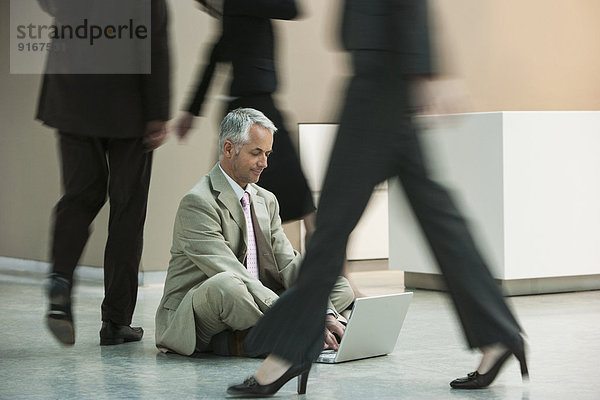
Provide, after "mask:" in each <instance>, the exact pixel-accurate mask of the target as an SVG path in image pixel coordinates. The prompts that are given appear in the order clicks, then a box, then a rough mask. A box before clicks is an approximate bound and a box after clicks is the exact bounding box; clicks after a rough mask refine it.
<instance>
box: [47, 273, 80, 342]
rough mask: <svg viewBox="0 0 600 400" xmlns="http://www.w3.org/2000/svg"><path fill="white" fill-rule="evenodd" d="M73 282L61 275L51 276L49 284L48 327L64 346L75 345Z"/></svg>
mask: <svg viewBox="0 0 600 400" xmlns="http://www.w3.org/2000/svg"><path fill="white" fill-rule="evenodd" d="M71 287H72V284H71V281H70V280H69V279H67V278H65V277H64V276H62V275H59V274H51V275H50V281H49V283H48V300H49V303H50V305H49V309H48V313H47V314H46V326H47V327H48V329H49V330H50V332H51V333H52V334H53V335H54V337H55V338H56V339H57V340H58V341H59V342H61V343H62V344H65V345H68V346H72V345H73V344H74V343H75V327H74V326H73V313H72V312H71Z"/></svg>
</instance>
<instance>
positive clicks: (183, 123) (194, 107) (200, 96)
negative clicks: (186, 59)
mask: <svg viewBox="0 0 600 400" xmlns="http://www.w3.org/2000/svg"><path fill="white" fill-rule="evenodd" d="M222 48H223V36H221V37H220V38H219V39H218V40H217V41H216V42H215V44H214V45H213V46H212V48H211V50H210V54H209V57H208V63H207V64H206V65H204V66H203V67H202V69H200V74H199V78H198V83H197V85H196V90H195V91H194V93H193V95H192V97H191V99H190V100H189V102H188V105H187V107H186V108H185V111H184V112H183V113H182V114H181V115H180V116H179V117H178V118H177V122H176V123H175V134H176V135H177V137H178V138H179V139H180V140H182V139H185V137H186V136H187V135H188V133H189V132H190V130H191V129H192V127H193V126H194V117H197V116H199V115H200V113H201V112H202V106H203V105H204V101H205V99H206V93H207V92H208V89H209V88H210V84H211V82H212V79H213V76H214V73H215V68H216V66H217V63H218V62H220V61H223V54H222Z"/></svg>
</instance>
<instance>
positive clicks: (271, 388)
mask: <svg viewBox="0 0 600 400" xmlns="http://www.w3.org/2000/svg"><path fill="white" fill-rule="evenodd" d="M311 365H312V363H310V362H307V363H304V364H300V365H292V366H291V367H290V368H289V369H288V370H287V371H285V372H284V374H283V375H281V376H280V377H279V379H277V380H276V381H275V382H273V383H269V384H268V385H261V384H259V383H258V382H256V379H254V377H253V376H251V377H250V378H248V379H246V380H245V381H244V383H242V384H241V385H234V386H230V387H229V388H228V389H227V393H228V394H231V395H234V396H236V397H245V398H250V397H265V396H273V395H274V394H275V393H277V391H278V390H279V389H281V387H282V386H283V385H285V384H286V383H287V382H288V381H290V380H292V379H294V378H295V377H298V394H305V393H306V384H307V382H308V373H309V372H310V367H311Z"/></svg>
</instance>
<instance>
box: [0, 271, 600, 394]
mask: <svg viewBox="0 0 600 400" xmlns="http://www.w3.org/2000/svg"><path fill="white" fill-rule="evenodd" d="M353 276H354V278H355V279H356V282H357V284H358V286H359V287H360V288H361V290H362V291H363V292H364V293H366V294H381V293H389V292H393V291H398V290H403V286H402V274H401V273H399V272H389V271H369V272H356V273H353ZM41 282H42V279H41V277H40V276H39V275H25V276H24V275H19V274H17V275H15V274H7V273H5V272H1V271H0V300H1V301H0V323H1V325H0V337H1V338H2V340H1V341H0V398H2V399H71V398H77V399H136V398H139V399H191V398H199V399H200V398H201V399H220V398H225V397H226V395H225V388H226V387H227V386H228V384H231V383H237V382H240V381H241V380H243V379H244V378H245V377H246V376H247V375H249V374H251V373H252V372H253V371H254V370H255V369H256V367H257V366H258V364H259V363H260V360H254V359H243V358H221V357H214V356H210V355H206V356H203V357H198V358H189V357H182V356H178V355H163V354H160V353H158V352H157V351H156V349H155V347H154V312H155V310H156V306H157V305H158V302H159V300H160V296H161V293H162V288H161V287H160V285H157V284H154V285H148V286H145V287H142V288H140V291H139V300H138V306H137V310H136V314H135V318H134V323H135V324H136V325H141V326H143V327H144V329H145V330H146V334H145V336H144V339H143V341H142V342H141V343H131V344H125V345H120V346H111V347H100V346H99V344H98V330H99V328H100V325H99V309H100V303H101V301H102V295H103V290H102V288H101V287H100V286H99V285H97V284H81V285H79V286H78V287H77V290H76V294H75V302H76V303H75V309H74V311H75V317H76V329H77V338H76V340H77V341H76V344H75V346H73V347H71V348H65V347H62V346H60V345H58V344H57V343H56V342H55V341H54V339H53V338H51V337H50V335H49V334H48V333H47V332H46V330H45V327H44V324H43V322H42V317H43V314H44V311H45V298H44V296H43V290H42V286H41ZM510 302H511V303H512V305H513V307H514V309H515V311H516V313H517V314H518V317H519V319H520V321H521V322H522V324H523V326H524V328H525V330H526V331H527V334H528V340H529V354H528V356H529V367H530V373H531V381H530V382H529V383H528V384H524V383H521V378H520V376H519V373H518V365H517V363H516V362H515V361H514V360H511V361H510V362H509V363H508V364H507V365H506V367H505V368H504V370H503V371H502V373H501V375H500V376H499V378H498V379H497V380H496V382H495V383H494V384H493V386H491V387H490V388H488V389H484V390H479V391H456V390H452V389H450V387H449V386H448V382H449V381H450V380H451V379H452V378H454V377H456V376H462V375H464V374H465V373H466V372H469V371H471V370H472V369H474V367H475V366H476V363H477V361H478V355H477V353H475V352H469V351H467V350H465V345H464V342H463V338H462V334H461V332H460V329H459V327H458V325H457V323H456V320H455V317H454V315H453V312H452V308H451V306H450V304H449V302H448V300H447V298H446V296H445V295H444V294H442V293H437V292H430V291H415V295H414V298H413V302H412V304H411V308H410V310H409V313H408V316H407V318H406V321H405V324H404V327H403V329H402V332H401V334H400V338H399V340H398V343H397V345H396V349H395V350H394V352H393V353H392V354H390V355H388V356H384V357H378V358H373V359H368V360H362V361H354V362H349V363H344V364H339V365H315V366H314V367H313V370H312V371H311V374H310V378H309V383H308V392H307V394H306V395H305V396H298V395H296V394H295V391H294V390H295V386H294V383H288V384H287V385H286V386H285V387H284V388H283V389H282V390H281V391H280V392H279V393H278V395H277V398H279V399H295V398H304V399H456V400H457V399H540V400H546V399H561V400H563V399H568V400H588V399H589V400H598V399H600V372H599V368H598V364H599V360H600V291H593V292H580V293H568V294H556V295H542V296H526V297H515V298H511V299H510ZM373 329H377V327H373Z"/></svg>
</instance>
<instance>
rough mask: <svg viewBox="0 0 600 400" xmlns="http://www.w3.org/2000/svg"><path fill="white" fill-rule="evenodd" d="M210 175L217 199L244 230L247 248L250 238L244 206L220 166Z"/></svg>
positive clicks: (215, 167) (216, 166) (214, 168)
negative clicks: (247, 231)
mask: <svg viewBox="0 0 600 400" xmlns="http://www.w3.org/2000/svg"><path fill="white" fill-rule="evenodd" d="M208 175H209V176H210V181H211V183H212V187H213V190H215V191H216V192H218V195H217V199H218V200H219V201H220V202H221V203H222V204H223V205H224V206H225V208H227V210H228V211H229V214H230V215H231V217H232V218H233V220H234V221H235V223H236V224H237V225H238V226H239V227H240V229H241V230H242V232H243V237H244V242H245V244H246V246H247V245H248V236H247V233H246V218H245V217H244V210H242V205H241V203H240V202H239V201H238V199H237V196H236V195H235V192H234V191H233V188H232V187H231V185H230V184H229V182H227V178H225V176H223V173H222V172H221V169H220V168H219V164H217V165H215V166H214V167H213V169H212V170H211V171H210V172H209V173H208Z"/></svg>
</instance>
